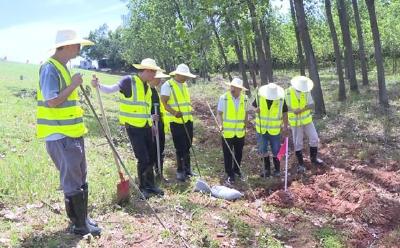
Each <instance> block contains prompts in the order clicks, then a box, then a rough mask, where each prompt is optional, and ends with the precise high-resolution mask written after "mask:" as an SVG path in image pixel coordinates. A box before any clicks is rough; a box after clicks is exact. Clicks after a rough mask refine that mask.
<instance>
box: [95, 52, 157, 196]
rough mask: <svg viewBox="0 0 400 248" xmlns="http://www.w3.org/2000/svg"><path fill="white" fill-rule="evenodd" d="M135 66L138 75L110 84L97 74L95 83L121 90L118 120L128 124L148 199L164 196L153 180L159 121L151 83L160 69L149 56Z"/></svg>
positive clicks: (106, 89)
mask: <svg viewBox="0 0 400 248" xmlns="http://www.w3.org/2000/svg"><path fill="white" fill-rule="evenodd" d="M133 66H134V67H135V68H136V69H138V70H139V71H138V73H137V74H136V75H133V76H131V75H128V76H124V77H123V78H122V79H121V80H120V81H119V82H118V83H117V84H114V85H110V86H107V85H104V84H100V83H99V81H98V79H97V78H96V77H94V79H93V80H92V86H93V87H99V89H100V91H102V92H104V93H113V92H117V91H119V92H120V93H121V99H120V101H119V102H120V104H119V111H120V113H119V122H120V124H122V125H125V128H126V131H127V133H128V137H129V140H130V142H131V145H132V148H133V152H134V154H135V157H136V159H137V172H138V178H139V189H140V191H141V192H142V194H143V196H144V197H145V198H149V197H150V196H151V194H156V195H164V192H163V191H162V190H161V189H160V188H158V187H157V186H156V185H155V180H154V172H153V166H154V163H156V154H155V152H156V151H155V150H154V148H153V136H152V126H153V119H154V120H158V116H154V115H151V107H152V105H153V103H152V91H151V89H150V87H149V85H148V82H150V81H151V80H153V79H154V76H155V75H156V72H157V71H160V70H161V68H160V67H158V66H157V64H156V61H155V60H154V59H150V58H146V59H143V60H142V62H141V63H140V64H133Z"/></svg>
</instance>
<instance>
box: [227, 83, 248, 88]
mask: <svg viewBox="0 0 400 248" xmlns="http://www.w3.org/2000/svg"><path fill="white" fill-rule="evenodd" d="M224 84H225V85H228V86H233V87H236V88H239V89H242V90H248V89H247V88H245V87H243V86H242V85H237V84H232V83H225V82H224Z"/></svg>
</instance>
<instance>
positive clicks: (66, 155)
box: [36, 30, 101, 235]
mask: <svg viewBox="0 0 400 248" xmlns="http://www.w3.org/2000/svg"><path fill="white" fill-rule="evenodd" d="M93 44H94V43H93V42H91V41H89V40H85V39H82V38H79V37H78V35H77V34H76V32H75V31H73V30H60V31H58V32H57V35H56V43H55V46H54V47H53V48H54V49H55V53H54V54H53V56H51V58H49V59H48V60H47V61H46V62H45V63H44V64H43V65H42V66H41V67H40V72H39V74H40V79H39V84H38V90H37V114H36V116H37V122H36V131H37V137H38V138H43V139H45V141H46V150H47V152H48V154H49V156H50V158H51V159H52V160H53V162H54V164H55V166H56V168H57V169H58V171H59V172H60V184H61V187H62V189H63V192H64V199H65V210H66V212H67V216H68V218H69V219H70V220H71V222H72V231H73V232H74V233H76V234H79V235H86V234H89V233H90V234H92V235H100V233H101V228H99V227H98V226H97V223H96V222H94V221H93V220H92V219H90V218H89V217H88V214H87V207H88V189H89V188H88V183H87V163H86V157H85V145H84V140H83V135H84V134H85V133H87V129H86V127H85V125H84V123H83V110H82V108H81V107H80V106H79V104H78V102H79V96H78V90H77V87H79V86H80V85H81V84H82V75H81V74H80V73H75V74H74V75H72V76H71V74H70V72H69V71H68V69H67V67H66V65H67V63H68V61H70V60H71V59H73V58H75V57H76V56H77V55H78V54H79V52H80V49H81V47H82V46H85V45H93Z"/></svg>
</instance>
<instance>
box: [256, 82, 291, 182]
mask: <svg viewBox="0 0 400 248" xmlns="http://www.w3.org/2000/svg"><path fill="white" fill-rule="evenodd" d="M284 97H285V91H284V89H283V88H282V87H280V86H278V85H277V84H275V83H269V84H267V85H263V86H261V87H260V88H259V90H258V93H257V96H256V99H255V101H254V102H253V107H255V108H256V109H255V112H256V123H255V127H256V132H257V133H256V135H257V143H258V152H259V154H260V156H261V157H262V159H263V162H264V168H263V170H262V171H261V174H260V176H261V177H264V178H267V177H269V176H271V161H270V157H269V154H268V143H269V144H270V146H271V153H272V161H273V163H274V168H275V170H274V174H273V175H274V176H277V177H279V176H280V161H279V159H278V157H277V156H278V152H279V149H280V147H281V133H282V132H281V129H282V128H283V135H287V131H288V119H287V111H288V109H287V106H286V103H285V98H284Z"/></svg>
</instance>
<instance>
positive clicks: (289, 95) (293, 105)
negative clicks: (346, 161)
mask: <svg viewBox="0 0 400 248" xmlns="http://www.w3.org/2000/svg"><path fill="white" fill-rule="evenodd" d="M290 84H291V87H289V88H288V89H286V95H285V99H286V103H287V105H288V109H289V124H290V127H291V129H292V134H293V143H294V150H295V151H296V157H297V161H298V166H297V171H298V172H299V173H304V172H305V170H306V168H305V166H304V161H303V152H302V150H303V136H304V133H305V134H306V135H307V137H308V139H309V145H310V160H311V163H312V164H314V165H317V166H322V165H323V163H324V162H323V161H322V160H321V159H319V158H318V157H317V155H318V143H319V138H318V133H317V131H316V129H315V126H314V123H313V119H312V114H311V110H312V109H313V107H314V101H313V98H312V96H311V90H312V88H313V86H314V83H313V81H312V80H311V79H309V78H308V77H305V76H296V77H294V78H292V79H291V80H290Z"/></svg>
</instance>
